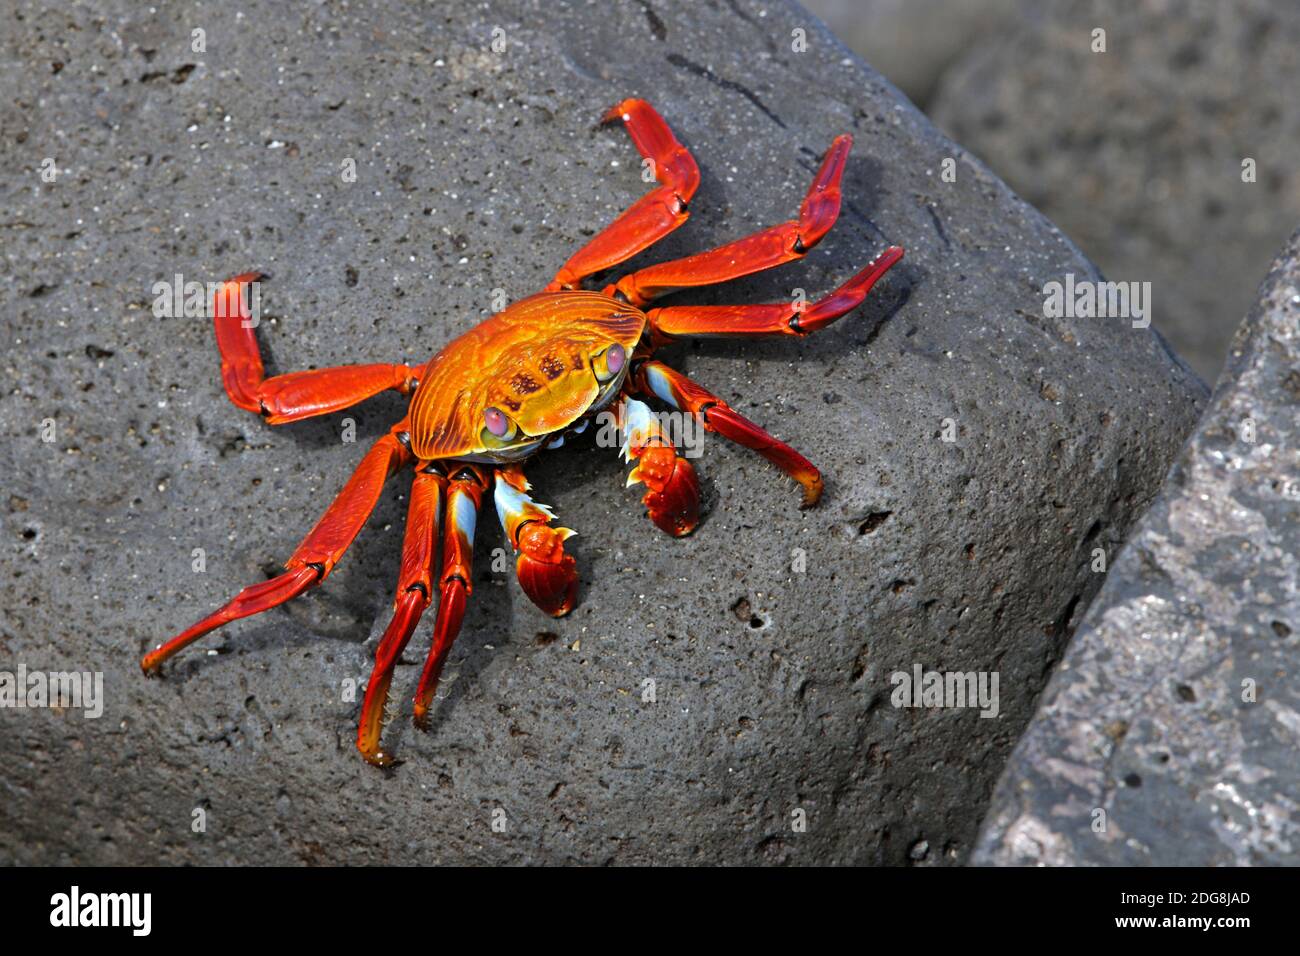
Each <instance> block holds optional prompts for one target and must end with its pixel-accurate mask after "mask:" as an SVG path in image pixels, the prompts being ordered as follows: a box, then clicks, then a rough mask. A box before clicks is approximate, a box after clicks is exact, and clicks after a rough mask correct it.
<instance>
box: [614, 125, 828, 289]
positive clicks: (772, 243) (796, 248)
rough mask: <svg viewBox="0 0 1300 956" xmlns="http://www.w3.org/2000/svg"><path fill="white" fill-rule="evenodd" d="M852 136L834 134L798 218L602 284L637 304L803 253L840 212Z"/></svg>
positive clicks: (739, 275)
mask: <svg viewBox="0 0 1300 956" xmlns="http://www.w3.org/2000/svg"><path fill="white" fill-rule="evenodd" d="M852 146H853V137H851V136H849V135H848V134H845V135H843V136H837V137H836V138H835V141H834V142H833V143H831V148H830V149H828V150H827V151H826V157H825V158H824V159H823V160H822V164H821V168H820V169H818V170H817V175H816V176H815V177H813V181H812V185H811V186H809V187H808V193H807V195H805V196H804V200H803V205H802V206H800V207H799V218H798V219H792V220H790V221H789V222H783V223H781V224H780V225H779V226H772V227H770V228H768V229H764V230H763V231H762V232H756V233H754V234H753V235H752V236H746V237H745V238H743V239H737V240H736V241H735V242H730V243H728V244H727V245H725V246H719V247H718V248H716V249H711V250H710V251H708V252H701V253H699V254H697V255H693V256H687V257H686V258H684V259H675V260H673V261H672V262H663V263H660V264H658V265H653V266H647V267H646V268H644V269H641V270H639V271H637V272H633V273H631V274H629V275H626V276H624V277H623V278H622V279H619V280H618V282H616V283H614V284H612V285H610V286H608V287H607V288H606V289H605V294H606V295H615V294H617V293H621V294H622V295H623V296H624V297H625V298H626V299H627V300H628V301H629V302H630V303H632V305H635V306H637V307H638V308H640V307H641V306H644V305H645V304H646V303H647V302H650V301H651V300H652V299H657V298H659V297H660V296H664V295H667V294H668V293H670V292H675V291H676V290H678V289H685V288H688V287H691V286H700V285H713V284H715V283H718V282H727V281H729V280H731V279H738V278H740V277H741V276H747V275H749V274H751V273H754V272H759V271H761V270H763V269H770V268H772V267H773V266H779V265H781V264H782V263H784V262H792V261H794V260H795V259H802V258H803V257H804V256H805V255H806V254H807V253H808V250H809V249H811V248H812V247H813V246H815V245H817V243H818V242H819V241H820V240H821V238H822V236H824V235H826V233H827V231H828V230H829V229H830V228H831V226H832V225H834V223H835V220H836V218H837V217H838V216H839V214H840V178H841V177H842V176H843V175H844V164H845V162H846V161H847V159H848V156H849V149H850V148H851V147H852Z"/></svg>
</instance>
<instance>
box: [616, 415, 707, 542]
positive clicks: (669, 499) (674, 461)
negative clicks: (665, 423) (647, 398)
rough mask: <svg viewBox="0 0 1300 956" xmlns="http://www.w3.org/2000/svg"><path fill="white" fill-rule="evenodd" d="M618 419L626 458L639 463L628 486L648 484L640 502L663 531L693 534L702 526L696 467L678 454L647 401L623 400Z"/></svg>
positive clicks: (676, 536)
mask: <svg viewBox="0 0 1300 956" xmlns="http://www.w3.org/2000/svg"><path fill="white" fill-rule="evenodd" d="M618 419H619V422H618V423H619V429H620V430H621V431H622V433H623V435H624V440H623V457H624V458H625V459H626V460H627V461H632V460H636V467H635V468H633V469H632V471H631V472H630V473H629V474H628V476H627V483H628V486H629V487H630V486H632V485H634V484H636V483H637V482H644V483H645V486H646V493H645V495H644V497H642V499H641V503H642V504H644V505H645V506H646V509H647V510H648V511H649V513H650V520H651V521H653V522H654V523H655V525H656V526H658V527H659V529H660V530H661V531H664V532H666V533H668V534H670V535H672V536H673V537H675V538H680V537H683V536H684V535H688V534H690V533H691V532H692V531H694V530H695V526H696V525H697V524H699V523H700V482H699V479H698V478H697V477H696V476H695V468H694V467H693V466H692V465H691V463H690V462H689V461H687V460H686V459H685V458H683V457H682V456H681V455H679V454H678V453H677V449H676V448H674V447H673V445H672V442H671V441H670V440H669V438H668V436H667V435H665V434H664V433H663V429H661V428H660V426H659V420H658V419H657V418H655V415H654V412H652V411H651V410H650V407H649V406H648V405H646V403H645V402H641V401H637V400H636V399H635V398H627V399H624V400H623V402H622V403H621V404H620V405H619V409H618Z"/></svg>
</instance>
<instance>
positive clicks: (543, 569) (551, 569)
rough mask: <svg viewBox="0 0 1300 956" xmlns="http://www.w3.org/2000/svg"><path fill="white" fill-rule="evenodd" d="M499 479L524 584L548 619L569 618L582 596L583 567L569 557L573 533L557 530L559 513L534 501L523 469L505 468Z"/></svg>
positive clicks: (501, 506)
mask: <svg viewBox="0 0 1300 956" xmlns="http://www.w3.org/2000/svg"><path fill="white" fill-rule="evenodd" d="M497 478H498V480H497V484H496V492H495V495H496V504H497V515H498V516H499V517H500V518H501V527H502V528H504V529H505V532H506V537H507V538H509V539H510V543H511V544H512V545H514V549H515V551H516V552H517V553H518V555H519V557H518V559H517V560H516V561H515V572H516V574H517V575H518V577H519V584H520V586H521V587H523V589H524V593H525V594H527V595H528V597H529V599H530V600H531V601H532V602H533V603H534V604H536V605H537V606H538V607H539V608H541V609H542V610H543V611H545V612H546V613H547V614H549V615H551V616H552V617H564V615H566V614H568V613H569V612H570V611H572V610H573V605H574V602H575V600H576V599H577V596H578V565H577V562H576V561H574V560H573V556H572V555H569V554H565V552H564V542H565V541H567V540H568V539H569V538H571V537H573V531H571V530H570V529H568V528H553V527H551V524H550V523H551V522H552V521H554V520H555V513H554V512H553V511H551V509H550V508H548V507H547V506H546V505H544V504H539V503H538V502H536V501H533V499H532V498H530V497H528V490H529V488H530V487H531V486H530V485H529V484H528V481H527V480H526V479H525V478H524V476H523V472H522V471H520V470H519V469H518V468H504V469H502V470H501V471H500V472H498V473H497Z"/></svg>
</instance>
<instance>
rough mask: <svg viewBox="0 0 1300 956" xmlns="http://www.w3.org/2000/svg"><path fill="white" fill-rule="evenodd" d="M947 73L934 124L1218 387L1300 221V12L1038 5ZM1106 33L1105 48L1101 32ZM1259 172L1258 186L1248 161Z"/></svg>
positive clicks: (1185, 5)
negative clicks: (1120, 284)
mask: <svg viewBox="0 0 1300 956" xmlns="http://www.w3.org/2000/svg"><path fill="white" fill-rule="evenodd" d="M1024 11H1025V16H1024V17H1023V18H1022V19H1021V21H1020V24H1021V25H1020V26H1019V27H1018V28H1017V29H1008V30H1003V31H993V32H989V33H987V34H985V35H984V37H985V38H984V40H983V41H981V42H979V43H977V44H976V45H975V46H974V47H973V48H972V50H971V51H970V52H969V53H968V54H967V56H966V57H965V58H964V59H963V60H960V61H958V62H957V64H955V65H954V66H953V67H952V68H951V69H950V70H949V71H948V72H947V73H946V74H945V76H944V79H943V80H942V82H941V84H940V88H939V91H938V92H937V93H936V94H935V97H934V100H933V104H932V111H931V115H932V116H933V117H934V119H935V121H936V122H937V123H938V124H939V126H940V127H941V128H943V129H944V130H945V131H946V132H948V133H949V135H951V136H953V137H954V138H956V139H957V140H958V141H959V142H961V143H962V144H963V145H965V146H966V147H967V148H969V149H970V150H971V151H972V152H974V153H976V154H977V155H979V156H980V157H981V158H983V159H984V160H985V161H986V162H987V163H988V164H989V165H990V166H992V167H993V169H995V170H997V172H998V173H999V175H1001V176H1003V177H1004V178H1005V179H1006V181H1007V182H1008V183H1009V184H1010V185H1011V186H1012V187H1013V188H1014V189H1016V191H1017V192H1019V193H1020V194H1021V195H1022V196H1024V197H1025V198H1026V199H1028V200H1029V201H1030V202H1031V203H1033V204H1034V205H1035V206H1037V207H1038V208H1039V209H1042V210H1043V212H1044V213H1046V214H1047V215H1048V216H1050V217H1051V218H1052V219H1053V220H1054V221H1055V222H1057V223H1059V224H1060V226H1061V228H1062V229H1064V230H1065V232H1066V233H1068V234H1069V235H1070V236H1071V237H1072V238H1073V239H1074V240H1075V241H1076V242H1078V243H1079V245H1080V246H1081V247H1082V249H1083V250H1084V252H1086V253H1087V254H1088V255H1089V256H1090V257H1091V258H1092V259H1094V260H1095V261H1096V262H1097V263H1098V265H1100V267H1101V269H1102V271H1103V272H1105V273H1106V275H1107V276H1108V277H1110V278H1112V279H1125V280H1141V281H1149V282H1151V283H1152V287H1153V296H1154V302H1155V324H1156V327H1157V328H1159V329H1160V330H1161V331H1162V332H1163V333H1164V334H1165V335H1166V336H1167V337H1168V338H1169V340H1170V342H1171V343H1172V344H1173V346H1174V348H1175V350H1176V351H1177V352H1178V354H1179V355H1182V356H1184V357H1185V358H1186V359H1187V360H1188V362H1189V363H1190V364H1191V365H1192V366H1193V367H1194V368H1195V369H1196V370H1197V371H1198V372H1199V373H1200V374H1201V376H1202V377H1204V378H1205V379H1206V380H1207V381H1213V380H1214V378H1215V376H1216V375H1217V374H1218V371H1219V369H1220V368H1222V365H1223V360H1224V357H1225V355H1226V354H1227V347H1228V342H1229V340H1230V339H1231V338H1232V333H1233V331H1234V329H1235V328H1236V325H1237V323H1238V322H1239V321H1240V318H1241V316H1243V315H1244V314H1245V313H1246V311H1247V309H1248V308H1249V307H1250V304H1251V303H1252V302H1253V301H1254V295H1255V284H1256V283H1257V282H1258V280H1259V275H1260V269H1261V267H1262V265H1263V264H1264V263H1266V262H1268V261H1269V259H1270V257H1271V256H1272V255H1273V253H1274V252H1275V251H1276V250H1277V248H1278V247H1279V246H1281V244H1282V243H1283V242H1284V241H1285V240H1286V237H1287V236H1288V235H1289V234H1290V232H1291V230H1292V228H1294V226H1295V223H1296V222H1297V221H1300V168H1297V165H1296V163H1295V144H1296V142H1297V141H1300V98H1298V97H1297V96H1296V95H1295V91H1296V90H1297V89H1300V59H1298V58H1297V57H1296V55H1295V51H1296V48H1297V45H1300V4H1295V3H1280V4H1279V3H1272V2H1270V0H1224V2H1217V3H1204V2H1199V0H1085V2H1077V3H1052V4H1041V3H1032V2H1026V3H1025V4H1024ZM1095 28H1102V29H1105V30H1106V42H1107V45H1106V52H1105V53H1093V52H1092V51H1091V48H1090V44H1091V40H1092V31H1093V30H1094V29H1095ZM1247 158H1250V159H1253V160H1254V161H1255V181H1254V182H1251V183H1246V182H1243V181H1242V173H1243V169H1242V163H1243V161H1244V160H1245V159H1247Z"/></svg>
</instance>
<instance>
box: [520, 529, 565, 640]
mask: <svg viewBox="0 0 1300 956" xmlns="http://www.w3.org/2000/svg"><path fill="white" fill-rule="evenodd" d="M572 535H573V532H572V531H571V530H569V529H568V528H552V527H550V526H549V525H546V524H543V523H542V522H541V521H530V522H528V523H527V524H525V525H524V526H523V527H522V528H521V529H520V530H519V558H518V560H517V561H516V562H515V571H516V572H517V574H518V575H519V584H520V585H521V586H522V587H523V589H524V593H525V594H527V595H528V597H529V598H530V599H531V600H532V602H533V603H534V604H536V605H537V606H538V607H539V608H541V609H542V610H543V611H545V612H546V613H547V614H549V615H551V617H564V615H566V614H568V613H569V612H570V611H572V610H573V605H574V602H575V600H576V599H577V596H578V564H577V562H576V561H574V560H573V556H572V555H570V554H566V553H565V551H564V542H565V540H567V539H568V538H569V537H570V536H572Z"/></svg>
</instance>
